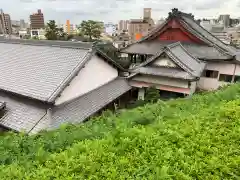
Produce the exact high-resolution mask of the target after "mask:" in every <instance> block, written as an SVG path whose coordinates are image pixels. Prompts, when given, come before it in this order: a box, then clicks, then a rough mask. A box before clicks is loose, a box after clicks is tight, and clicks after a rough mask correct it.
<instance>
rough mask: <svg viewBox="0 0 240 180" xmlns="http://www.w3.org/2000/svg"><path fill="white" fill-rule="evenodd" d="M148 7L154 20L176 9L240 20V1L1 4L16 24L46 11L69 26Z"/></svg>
mask: <svg viewBox="0 0 240 180" xmlns="http://www.w3.org/2000/svg"><path fill="white" fill-rule="evenodd" d="M144 7H150V8H152V17H153V19H154V20H157V19H160V18H161V17H166V16H167V15H168V12H169V11H170V10H171V9H172V8H174V7H176V8H178V9H180V10H182V11H185V12H188V13H190V12H191V13H192V14H194V15H195V17H196V18H203V17H206V18H214V17H217V16H218V15H219V14H230V15H231V17H235V18H236V17H240V11H239V9H240V0H1V1H0V8H2V9H3V11H4V12H5V13H9V14H10V15H11V18H12V20H19V19H20V18H23V19H25V20H27V21H28V20H29V15H30V14H31V13H34V12H36V11H37V9H42V11H43V13H44V16H45V19H46V20H49V19H55V20H56V22H57V23H58V22H59V23H65V21H66V20H67V19H70V21H71V22H72V23H74V24H79V23H80V22H81V20H84V19H86V20H87V19H94V20H103V21H104V22H106V23H107V22H114V23H115V22H117V21H118V20H120V19H131V18H133V19H134V18H140V17H141V16H142V9H143V8H144Z"/></svg>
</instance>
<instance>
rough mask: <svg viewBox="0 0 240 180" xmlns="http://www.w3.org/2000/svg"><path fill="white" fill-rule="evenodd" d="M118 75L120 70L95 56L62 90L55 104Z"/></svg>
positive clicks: (81, 93) (94, 87)
mask: <svg viewBox="0 0 240 180" xmlns="http://www.w3.org/2000/svg"><path fill="white" fill-rule="evenodd" d="M117 76H118V71H117V70H116V69H115V68H113V67H112V66H110V65H109V64H107V63H106V62H105V61H104V60H102V59H100V58H98V57H97V56H93V57H92V59H91V60H90V61H89V62H88V63H87V64H86V65H85V67H84V68H83V69H82V70H81V71H80V72H79V74H78V75H77V76H76V77H75V78H74V79H73V80H72V81H71V83H70V85H69V86H68V87H66V89H65V90H64V91H63V92H62V94H61V96H60V97H59V98H58V99H57V100H56V102H55V104H56V105H59V104H62V103H64V102H66V101H69V100H72V99H75V98H77V97H80V96H82V95H84V94H85V93H88V92H89V91H92V90H94V89H96V88H98V87H100V86H102V85H104V84H106V83H108V82H110V81H112V80H113V79H115V78H116V77H117Z"/></svg>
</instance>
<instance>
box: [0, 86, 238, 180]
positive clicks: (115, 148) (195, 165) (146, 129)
mask: <svg viewBox="0 0 240 180" xmlns="http://www.w3.org/2000/svg"><path fill="white" fill-rule="evenodd" d="M239 97H240V85H233V86H230V87H225V88H222V89H221V90H219V91H215V92H211V93H210V92H208V93H204V94H201V95H194V96H193V97H192V98H191V99H177V100H171V101H167V102H162V101H158V102H157V103H155V104H148V105H145V106H143V107H138V108H135V109H133V110H126V111H124V112H122V113H121V114H117V115H114V114H112V113H110V112H105V113H104V114H103V115H102V116H100V117H95V118H94V119H92V120H91V121H89V122H87V123H85V124H80V125H77V126H74V125H67V126H66V125H65V126H62V127H61V128H59V129H58V130H55V131H52V132H41V133H39V134H37V135H33V136H26V135H24V134H19V135H17V134H14V133H8V134H6V135H4V136H1V137H0V154H1V156H0V157H1V159H0V164H1V165H0V179H4V180H8V179H35V180H38V179H39V180H40V179H41V180H45V179H46V180H48V179H109V180H110V179H141V180H142V179H154V180H156V179H239V177H240V166H239V164H240V145H239V142H240V136H239V134H240V100H239V99H240V98H239Z"/></svg>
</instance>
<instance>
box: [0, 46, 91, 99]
mask: <svg viewBox="0 0 240 180" xmlns="http://www.w3.org/2000/svg"><path fill="white" fill-rule="evenodd" d="M0 49H1V53H0V59H1V61H0V71H1V78H0V89H1V90H5V91H10V92H13V93H16V94H20V95H23V96H28V97H30V98H33V99H38V100H41V101H46V102H53V101H54V100H55V98H56V96H57V95H58V93H59V92H60V91H61V90H62V88H63V86H65V85H66V84H67V83H68V82H69V81H70V80H71V78H72V77H73V76H74V75H75V73H76V72H78V71H79V70H80V68H81V67H82V66H83V65H84V64H85V62H86V61H87V60H88V59H89V58H90V57H91V52H90V51H89V49H85V48H84V49H79V48H63V47H49V46H43V45H26V44H21V43H20V44H19V43H18V44H12V43H0Z"/></svg>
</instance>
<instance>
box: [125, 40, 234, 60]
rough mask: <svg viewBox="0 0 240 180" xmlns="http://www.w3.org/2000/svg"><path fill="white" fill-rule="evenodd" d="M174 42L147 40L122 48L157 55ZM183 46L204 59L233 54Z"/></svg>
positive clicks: (198, 46)
mask: <svg viewBox="0 0 240 180" xmlns="http://www.w3.org/2000/svg"><path fill="white" fill-rule="evenodd" d="M172 43H173V42H163V41H146V42H140V43H135V44H132V45H131V46H129V47H127V48H126V49H122V50H121V52H123V53H129V54H131V53H132V54H149V55H155V54H156V53H157V52H158V51H159V50H161V49H162V48H164V47H165V46H166V45H169V44H172ZM182 46H183V47H184V48H185V49H187V51H188V52H190V53H191V54H192V55H194V56H195V57H196V58H199V59H204V60H229V59H232V58H233V56H231V55H228V54H224V53H223V52H221V51H220V50H218V49H217V48H216V47H213V46H205V45H197V44H192V43H182Z"/></svg>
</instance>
